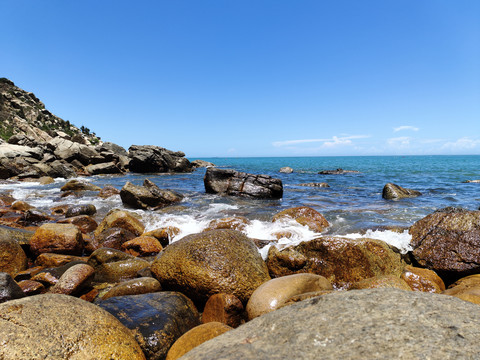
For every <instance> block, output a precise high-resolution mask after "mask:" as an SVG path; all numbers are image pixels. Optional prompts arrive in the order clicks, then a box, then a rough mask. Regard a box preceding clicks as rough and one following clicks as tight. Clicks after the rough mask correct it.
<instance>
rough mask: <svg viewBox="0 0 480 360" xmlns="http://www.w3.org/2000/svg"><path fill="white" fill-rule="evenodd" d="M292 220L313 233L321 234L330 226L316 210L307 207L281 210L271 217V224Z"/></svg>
mask: <svg viewBox="0 0 480 360" xmlns="http://www.w3.org/2000/svg"><path fill="white" fill-rule="evenodd" d="M288 219H293V220H295V221H296V222H298V223H299V224H300V225H304V226H307V227H308V228H309V229H310V230H312V231H315V232H318V233H320V232H322V231H323V230H325V228H327V227H328V226H329V225H330V224H329V223H328V221H327V219H325V218H324V217H323V215H322V214H320V213H319V212H318V211H317V210H315V209H312V208H310V207H308V206H299V207H295V208H290V209H286V210H283V211H281V212H279V213H278V214H276V215H275V216H274V217H273V222H276V221H282V220H288Z"/></svg>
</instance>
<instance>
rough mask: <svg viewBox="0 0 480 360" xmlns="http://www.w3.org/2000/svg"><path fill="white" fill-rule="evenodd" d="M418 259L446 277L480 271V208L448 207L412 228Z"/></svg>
mask: <svg viewBox="0 0 480 360" xmlns="http://www.w3.org/2000/svg"><path fill="white" fill-rule="evenodd" d="M409 232H410V234H411V235H412V240H411V245H412V247H413V256H414V258H415V260H416V261H417V262H418V263H419V264H420V265H421V266H423V267H426V268H428V269H431V270H434V271H435V272H437V273H438V274H439V275H440V276H441V277H442V278H443V279H444V280H445V279H448V280H449V281H451V280H456V279H458V278H460V277H463V276H467V275H470V274H474V273H478V272H479V271H480V211H467V210H463V209H455V208H446V209H442V210H438V211H436V212H434V213H432V214H430V215H427V216H426V217H424V218H423V219H421V220H419V221H417V222H416V223H415V224H413V225H412V226H411V227H410V230H409Z"/></svg>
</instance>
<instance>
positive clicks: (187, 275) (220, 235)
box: [151, 230, 270, 303]
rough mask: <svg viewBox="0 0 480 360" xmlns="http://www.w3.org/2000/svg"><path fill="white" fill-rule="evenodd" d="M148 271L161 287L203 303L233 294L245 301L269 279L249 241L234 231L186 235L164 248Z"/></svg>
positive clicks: (262, 262) (263, 264)
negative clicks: (212, 296)
mask: <svg viewBox="0 0 480 360" xmlns="http://www.w3.org/2000/svg"><path fill="white" fill-rule="evenodd" d="M151 270H152V273H153V274H154V276H155V277H156V278H157V279H158V280H159V281H160V283H161V284H162V287H164V288H166V289H171V290H176V291H180V292H183V293H185V294H187V295H188V296H189V297H190V298H191V299H194V300H198V301H200V302H203V303H204V302H205V301H206V300H207V299H208V297H209V296H211V295H213V294H216V293H228V294H233V295H235V296H237V297H238V298H239V299H240V300H241V301H242V302H246V301H247V300H248V298H249V297H250V295H251V294H252V293H253V291H254V290H255V289H256V288H257V287H258V286H260V285H261V284H262V283H264V282H265V281H267V280H269V279H270V277H269V276H268V270H267V267H266V265H265V262H264V261H263V260H262V257H261V256H260V254H259V252H258V250H257V248H256V246H255V244H254V243H253V241H252V240H251V239H250V238H248V237H247V236H245V235H244V234H242V233H241V232H238V231H235V230H212V231H207V232H203V233H200V234H192V235H188V236H186V237H184V238H183V239H181V240H178V241H176V242H174V243H172V244H170V245H169V246H167V247H166V248H165V249H164V250H163V251H162V252H161V253H160V254H159V255H158V257H157V258H156V259H155V261H154V262H153V264H152V267H151Z"/></svg>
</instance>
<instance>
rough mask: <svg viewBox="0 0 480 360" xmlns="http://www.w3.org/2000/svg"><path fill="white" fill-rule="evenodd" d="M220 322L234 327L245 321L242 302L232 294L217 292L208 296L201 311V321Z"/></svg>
mask: <svg viewBox="0 0 480 360" xmlns="http://www.w3.org/2000/svg"><path fill="white" fill-rule="evenodd" d="M212 321H215V322H220V323H222V324H225V325H228V326H231V327H232V328H236V327H238V326H240V325H241V324H243V323H244V322H245V311H244V307H243V304H242V302H241V301H240V300H239V299H238V298H237V297H236V296H235V295H232V294H225V293H219V294H215V295H212V296H210V298H209V299H208V301H207V303H206V304H205V307H204V309H203V313H202V322H203V323H204V324H205V323H208V322H212Z"/></svg>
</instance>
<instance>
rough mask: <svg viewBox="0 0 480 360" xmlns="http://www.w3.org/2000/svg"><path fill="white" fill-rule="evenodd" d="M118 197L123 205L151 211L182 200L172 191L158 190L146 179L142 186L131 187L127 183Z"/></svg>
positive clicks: (129, 183)
mask: <svg viewBox="0 0 480 360" xmlns="http://www.w3.org/2000/svg"><path fill="white" fill-rule="evenodd" d="M120 197H121V198H122V202H123V204H124V205H127V206H130V207H132V208H134V209H152V210H155V209H161V208H163V207H165V206H168V205H171V204H174V203H177V202H180V201H181V200H182V198H183V196H182V195H180V194H179V193H176V192H174V191H171V190H164V189H160V188H159V187H158V186H157V185H155V184H154V183H153V182H152V181H150V180H148V179H145V181H144V183H143V186H137V185H133V184H132V183H131V182H129V181H127V183H126V184H125V185H124V186H123V188H122V190H121V191H120Z"/></svg>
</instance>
